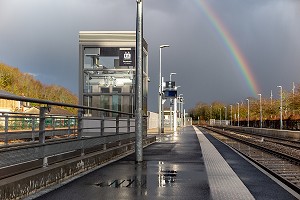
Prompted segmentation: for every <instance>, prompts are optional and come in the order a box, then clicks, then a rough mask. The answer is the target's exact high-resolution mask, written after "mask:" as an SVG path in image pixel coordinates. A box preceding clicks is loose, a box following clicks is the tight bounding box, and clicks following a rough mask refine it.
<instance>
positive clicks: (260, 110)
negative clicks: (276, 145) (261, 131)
mask: <svg viewBox="0 0 300 200" xmlns="http://www.w3.org/2000/svg"><path fill="white" fill-rule="evenodd" d="M258 96H259V113H260V128H262V107H261V94H258Z"/></svg>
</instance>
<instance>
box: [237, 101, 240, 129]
mask: <svg viewBox="0 0 300 200" xmlns="http://www.w3.org/2000/svg"><path fill="white" fill-rule="evenodd" d="M237 105H238V116H237V118H238V126H240V103H239V102H237Z"/></svg>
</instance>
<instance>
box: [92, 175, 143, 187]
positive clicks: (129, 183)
mask: <svg viewBox="0 0 300 200" xmlns="http://www.w3.org/2000/svg"><path fill="white" fill-rule="evenodd" d="M146 178H147V177H146V176H142V179H139V178H137V177H132V178H129V179H126V180H124V179H118V180H110V181H106V182H100V183H96V184H95V185H96V186H98V187H113V188H122V187H127V188H138V187H141V188H146V185H147V181H146Z"/></svg>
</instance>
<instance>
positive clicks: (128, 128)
mask: <svg viewBox="0 0 300 200" xmlns="http://www.w3.org/2000/svg"><path fill="white" fill-rule="evenodd" d="M127 133H130V116H129V115H128V117H127Z"/></svg>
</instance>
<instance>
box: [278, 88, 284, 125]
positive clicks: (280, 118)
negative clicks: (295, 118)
mask: <svg viewBox="0 0 300 200" xmlns="http://www.w3.org/2000/svg"><path fill="white" fill-rule="evenodd" d="M277 87H278V88H280V130H282V126H283V124H282V86H277Z"/></svg>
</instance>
